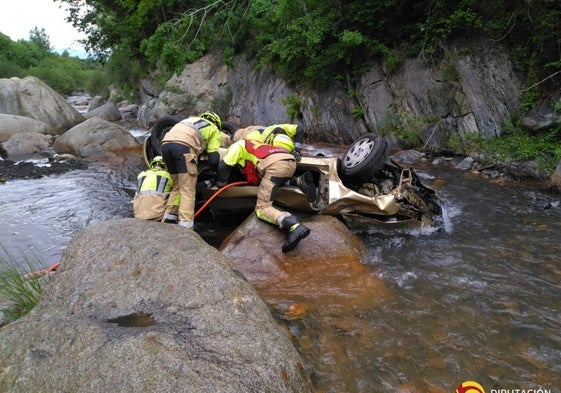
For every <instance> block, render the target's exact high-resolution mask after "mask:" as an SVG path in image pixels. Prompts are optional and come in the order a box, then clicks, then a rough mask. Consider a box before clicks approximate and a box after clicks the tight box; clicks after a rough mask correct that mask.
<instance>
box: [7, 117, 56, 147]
mask: <svg viewBox="0 0 561 393" xmlns="http://www.w3.org/2000/svg"><path fill="white" fill-rule="evenodd" d="M20 132H37V133H39V134H50V135H53V134H54V129H53V127H52V126H51V125H49V124H47V123H45V122H42V121H40V120H35V119H32V118H30V117H25V116H17V115H6V114H3V113H0V142H4V141H7V140H8V139H10V137H12V136H13V135H15V134H17V133H20Z"/></svg>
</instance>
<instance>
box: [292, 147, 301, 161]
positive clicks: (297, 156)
mask: <svg viewBox="0 0 561 393" xmlns="http://www.w3.org/2000/svg"><path fill="white" fill-rule="evenodd" d="M292 155H293V156H294V159H295V160H296V162H299V161H300V160H301V159H302V153H301V152H300V151H299V150H298V151H296V150H294V151H293V152H292Z"/></svg>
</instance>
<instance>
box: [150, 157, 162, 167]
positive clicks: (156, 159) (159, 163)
mask: <svg viewBox="0 0 561 393" xmlns="http://www.w3.org/2000/svg"><path fill="white" fill-rule="evenodd" d="M149 167H150V169H156V168H163V169H166V163H165V162H164V158H163V157H162V156H156V157H154V158H153V159H152V161H150V164H149Z"/></svg>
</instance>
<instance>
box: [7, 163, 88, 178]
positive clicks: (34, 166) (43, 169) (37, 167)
mask: <svg viewBox="0 0 561 393" xmlns="http://www.w3.org/2000/svg"><path fill="white" fill-rule="evenodd" d="M87 168H88V163H87V162H86V161H84V160H78V159H56V158H52V157H51V158H34V159H29V160H23V161H12V160H0V183H3V182H5V181H7V180H14V179H38V178H41V177H43V176H49V175H60V174H62V173H66V172H69V171H72V170H76V169H87Z"/></svg>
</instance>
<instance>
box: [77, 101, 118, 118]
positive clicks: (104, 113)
mask: <svg viewBox="0 0 561 393" xmlns="http://www.w3.org/2000/svg"><path fill="white" fill-rule="evenodd" d="M84 117H85V118H86V119H91V118H92V117H101V118H102V119H104V120H107V121H117V120H121V112H120V111H119V108H117V105H115V104H114V103H112V102H106V103H105V104H103V105H101V106H99V107H97V108H95V109H92V110H90V111H88V112H86V113H84Z"/></svg>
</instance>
